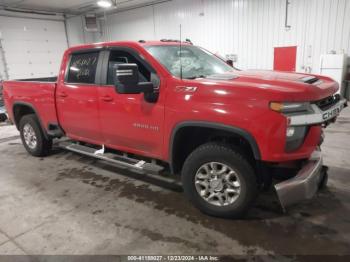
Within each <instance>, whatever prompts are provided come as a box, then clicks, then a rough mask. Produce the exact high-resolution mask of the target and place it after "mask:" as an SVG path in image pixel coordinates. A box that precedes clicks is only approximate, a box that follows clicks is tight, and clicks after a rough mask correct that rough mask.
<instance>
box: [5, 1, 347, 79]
mask: <svg viewBox="0 0 350 262" xmlns="http://www.w3.org/2000/svg"><path fill="white" fill-rule="evenodd" d="M2 2H3V6H5V4H6V3H7V2H11V1H4V0H3V1H2ZM20 2H21V1H20ZM39 2H40V1H32V0H28V1H23V3H22V4H23V6H22V5H21V4H17V5H15V7H16V8H20V7H22V8H23V7H25V8H35V7H36V6H37V5H39ZM59 2H60V5H59V6H60V8H61V9H60V10H58V11H61V12H64V11H67V10H69V11H72V10H74V11H75V12H77V13H79V12H81V11H84V10H85V9H86V8H88V7H89V5H88V4H90V5H91V1H59ZM84 2H85V3H84ZM86 2H89V3H86ZM118 2H119V3H120V4H119V5H118V4H117V8H116V9H113V10H111V11H108V12H106V13H103V12H102V13H101V12H100V11H99V12H97V15H98V17H99V19H98V28H99V31H98V32H88V31H86V30H85V29H84V28H85V22H84V15H79V14H77V15H71V14H67V16H66V18H67V19H66V20H65V19H64V18H65V17H63V15H62V14H56V15H50V16H43V15H35V14H24V15H23V14H22V13H18V12H9V11H5V10H3V11H1V13H0V35H1V37H0V39H1V41H2V48H3V50H4V52H3V53H4V54H5V58H4V57H2V56H1V54H2V53H1V52H0V56H1V60H0V61H1V62H0V74H1V75H2V76H3V78H4V76H5V75H6V74H5V72H4V63H7V68H8V72H7V74H8V75H9V77H10V78H23V77H24V78H26V77H32V76H35V77H36V76H37V77H41V76H51V75H55V74H57V73H56V72H57V70H58V65H59V63H60V58H61V55H62V52H63V50H64V49H65V48H66V47H67V43H68V45H69V46H72V45H77V44H83V43H90V42H99V41H115V40H140V39H144V40H151V39H161V38H171V39H178V38H179V35H180V33H179V26H180V24H181V25H182V33H183V38H184V39H186V38H189V39H191V41H192V42H194V43H195V44H196V45H200V46H202V47H205V48H207V49H209V50H210V51H212V52H215V53H216V52H217V53H219V54H221V55H231V54H235V55H237V57H238V60H237V63H236V66H237V67H239V68H242V69H252V68H254V69H256V68H259V69H272V68H273V60H274V59H273V56H274V47H281V46H297V62H296V71H299V72H312V73H319V71H320V56H321V55H322V54H326V53H329V52H336V53H345V54H348V53H349V52H350V16H349V15H348V14H349V13H350V1H348V0H289V1H284V0H171V1H140V0H138V1H118ZM118 2H117V3H118ZM287 2H289V4H288V8H287ZM0 3H1V1H0ZM57 6H58V4H57V3H49V4H47V7H46V9H45V10H48V11H50V10H55V13H56V12H57ZM71 7H72V8H71ZM73 7H74V8H73ZM55 8H56V9H55ZM70 8H71V9H70ZM84 8H85V9H84ZM7 9H9V8H7ZM12 9H15V8H12ZM88 10H89V9H88ZM89 12H90V11H89ZM51 13H52V11H51ZM18 16H21V17H22V18H21V19H18ZM26 16H28V18H23V17H26ZM29 17H30V18H29ZM33 18H34V19H33ZM65 22H66V27H65ZM16 40H23V41H24V42H22V43H20V44H18V41H16ZM24 43H25V44H24ZM28 67H30V70H23V69H24V68H28Z"/></svg>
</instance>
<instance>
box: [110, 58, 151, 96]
mask: <svg viewBox="0 0 350 262" xmlns="http://www.w3.org/2000/svg"><path fill="white" fill-rule="evenodd" d="M113 82H114V85H115V87H116V90H117V92H118V93H119V94H140V93H144V94H149V93H152V92H153V84H152V83H151V82H141V83H140V82H139V70H138V66H137V64H116V65H114V66H113Z"/></svg>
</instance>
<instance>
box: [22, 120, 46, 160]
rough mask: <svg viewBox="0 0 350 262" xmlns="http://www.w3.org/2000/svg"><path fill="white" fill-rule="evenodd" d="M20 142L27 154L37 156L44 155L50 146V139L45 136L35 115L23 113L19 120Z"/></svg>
mask: <svg viewBox="0 0 350 262" xmlns="http://www.w3.org/2000/svg"><path fill="white" fill-rule="evenodd" d="M19 131H20V135H21V139H22V143H23V145H24V147H25V149H26V150H27V151H28V153H29V154H31V155H33V156H37V157H41V156H46V155H48V154H49V152H50V150H51V148H52V140H51V139H48V138H46V137H45V135H44V133H43V130H42V129H41V126H40V124H39V121H38V119H37V117H36V116H35V115H33V114H31V115H25V116H23V117H22V118H21V120H20V122H19Z"/></svg>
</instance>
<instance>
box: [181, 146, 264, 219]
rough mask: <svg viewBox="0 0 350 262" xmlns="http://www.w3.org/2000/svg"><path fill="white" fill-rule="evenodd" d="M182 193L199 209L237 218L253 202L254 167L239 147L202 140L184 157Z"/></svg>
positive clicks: (207, 212)
mask: <svg viewBox="0 0 350 262" xmlns="http://www.w3.org/2000/svg"><path fill="white" fill-rule="evenodd" d="M182 184H183V188H184V191H185V194H186V195H187V197H188V198H189V199H190V201H191V202H193V204H194V205H195V206H196V207H197V208H199V209H200V210H201V211H202V212H204V213H206V214H208V215H212V216H218V217H226V218H240V217H242V216H243V215H244V213H245V212H246V211H247V210H248V208H249V207H250V206H251V205H252V203H253V202H254V200H255V198H256V195H257V192H258V186H257V181H256V176H255V174H254V170H253V168H252V166H251V165H250V164H249V162H248V161H247V160H246V159H245V157H244V156H243V155H242V154H241V153H239V150H237V149H234V148H232V147H230V146H229V145H225V144H219V143H208V144H204V145H202V146H200V147H198V148H197V149H195V150H194V151H193V152H192V153H191V154H190V156H189V157H188V158H187V159H186V161H185V164H184V167H183V170H182Z"/></svg>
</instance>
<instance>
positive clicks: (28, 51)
mask: <svg viewBox="0 0 350 262" xmlns="http://www.w3.org/2000/svg"><path fill="white" fill-rule="evenodd" d="M0 36H1V42H2V48H3V55H4V57H3V58H2V61H0V63H4V61H5V62H6V64H7V73H8V76H9V78H10V79H19V78H34V77H49V76H56V75H57V74H58V71H59V66H60V63H61V58H62V55H63V52H64V50H65V49H66V48H67V39H66V34H65V28H64V23H63V21H51V20H38V19H28V18H13V17H3V16H0Z"/></svg>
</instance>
